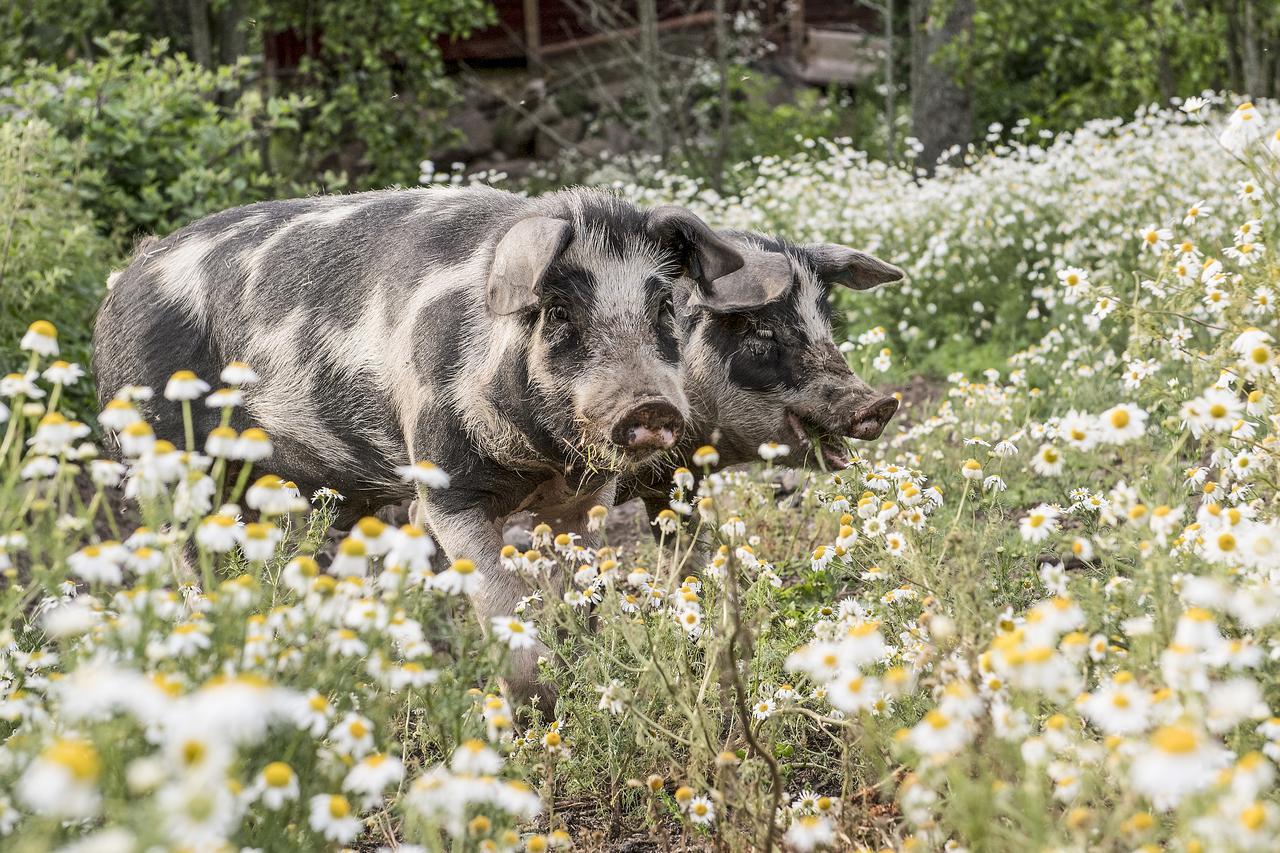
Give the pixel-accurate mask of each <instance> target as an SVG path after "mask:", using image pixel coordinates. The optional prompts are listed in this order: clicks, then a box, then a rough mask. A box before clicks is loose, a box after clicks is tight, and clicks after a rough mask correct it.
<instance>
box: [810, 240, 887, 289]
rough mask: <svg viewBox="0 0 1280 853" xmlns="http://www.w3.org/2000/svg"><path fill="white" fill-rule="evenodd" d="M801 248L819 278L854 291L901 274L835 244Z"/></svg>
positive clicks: (857, 252) (864, 253)
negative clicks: (803, 249)
mask: <svg viewBox="0 0 1280 853" xmlns="http://www.w3.org/2000/svg"><path fill="white" fill-rule="evenodd" d="M804 248H805V252H806V253H807V254H808V255H809V259H810V261H812V262H813V267H814V270H815V271H816V272H817V273H818V277H819V278H821V279H822V280H823V281H826V282H830V283H832V284H843V285H844V286H845V287H850V288H853V289H854V290H870V289H871V288H873V287H876V286H878V285H881V284H888V283H889V282H891V281H899V280H901V279H902V277H903V276H904V275H905V273H903V271H902V270H901V269H899V268H898V267H895V266H894V265H893V264H891V263H888V262H886V261H882V260H880V259H879V258H877V257H875V256H874V255H868V254H867V253H866V252H859V251H858V250H857V249H850V248H849V247H848V246H841V245H839V244H838V243H810V244H809V245H808V246H805V247H804Z"/></svg>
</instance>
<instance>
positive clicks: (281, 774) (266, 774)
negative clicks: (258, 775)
mask: <svg viewBox="0 0 1280 853" xmlns="http://www.w3.org/2000/svg"><path fill="white" fill-rule="evenodd" d="M262 778H263V779H264V780H266V783H267V784H268V785H270V786H271V787H272V788H283V787H284V786H286V785H288V784H289V781H290V780H291V779H293V769H292V768H291V767H290V766H289V765H288V764H285V763H284V762H283V761H273V762H271V763H270V764H268V765H267V766H266V768H265V769H264V770H263V771H262Z"/></svg>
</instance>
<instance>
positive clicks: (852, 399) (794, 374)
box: [618, 231, 903, 520]
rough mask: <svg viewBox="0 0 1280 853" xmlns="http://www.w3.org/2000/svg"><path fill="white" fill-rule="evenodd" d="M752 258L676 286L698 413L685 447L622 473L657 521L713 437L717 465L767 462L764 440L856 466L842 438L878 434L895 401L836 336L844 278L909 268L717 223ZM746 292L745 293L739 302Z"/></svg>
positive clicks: (866, 281)
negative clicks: (834, 315) (860, 369)
mask: <svg viewBox="0 0 1280 853" xmlns="http://www.w3.org/2000/svg"><path fill="white" fill-rule="evenodd" d="M718 233H719V234H720V236H721V237H724V238H725V239H727V240H729V241H730V242H732V243H733V244H734V246H735V247H736V248H737V249H738V250H739V252H740V253H741V254H742V256H743V258H744V259H745V263H744V265H743V267H742V268H741V269H739V270H738V271H736V272H734V273H733V274H732V275H730V276H728V277H726V278H724V279H722V280H720V281H718V282H716V283H715V284H714V285H713V287H714V288H723V289H724V292H723V293H722V294H721V298H720V299H718V300H715V301H711V300H708V299H706V298H705V293H706V288H699V287H698V286H697V285H696V284H695V283H694V282H692V281H687V280H686V281H682V282H679V283H677V291H678V292H682V296H683V297H687V298H682V296H677V299H676V304H677V305H679V306H682V308H681V309H680V310H679V318H678V319H679V321H680V327H681V339H682V340H681V349H682V351H683V354H684V355H683V358H684V362H685V394H686V395H687V396H688V399H689V411H690V414H689V417H688V419H687V422H686V425H685V430H684V433H683V437H682V438H681V440H680V442H679V443H678V444H677V446H676V447H675V448H674V449H673V450H672V451H671V452H668V453H665V454H663V455H662V456H661V457H659V458H657V459H655V460H654V461H653V462H652V463H651V464H650V465H648V466H647V467H646V468H644V469H642V470H638V471H636V472H634V473H631V474H628V475H625V476H624V477H623V478H622V479H621V481H620V482H619V486H618V500H619V502H620V503H621V502H623V501H627V500H630V499H632V498H636V497H639V498H643V500H644V502H645V507H646V509H647V511H648V514H649V516H650V520H653V519H654V518H656V516H657V514H658V512H660V511H661V510H663V509H665V508H666V507H667V506H668V498H669V492H670V489H671V475H672V474H673V473H674V471H675V469H676V468H677V467H678V466H681V465H684V466H688V467H691V468H692V467H694V466H693V465H692V463H691V461H690V459H691V457H692V455H693V451H694V450H695V449H697V448H698V447H700V446H702V445H706V444H711V445H714V446H715V448H716V450H717V451H718V454H719V462H718V465H719V467H725V466H728V465H735V464H739V463H742V462H749V461H752V460H757V459H759V458H760V457H759V448H760V446H761V445H762V444H766V443H769V442H776V443H778V444H785V445H787V446H789V447H790V448H791V449H792V452H791V455H790V456H789V457H787V458H784V459H782V460H781V461H782V462H783V463H785V464H789V465H794V466H802V465H814V464H819V458H820V457H821V464H825V465H826V466H827V467H828V468H831V469H835V470H839V469H841V468H844V467H845V466H846V465H847V464H848V463H849V455H848V449H847V447H846V445H845V441H844V439H845V438H846V437H847V438H856V439H862V440H864V441H870V440H873V439H876V438H879V437H880V434H881V433H882V432H883V431H884V428H885V426H886V425H887V424H888V423H889V420H890V419H891V418H892V417H893V415H894V413H895V412H896V411H897V409H898V401H897V399H896V398H894V397H892V396H889V395H886V394H882V393H880V392H878V391H875V390H874V389H872V388H871V387H870V386H868V385H867V383H866V382H864V381H863V380H862V379H861V378H860V377H859V376H858V375H857V374H856V373H854V372H853V371H852V370H850V369H849V365H848V363H847V362H846V361H845V359H844V356H843V355H841V353H840V350H839V348H838V347H837V345H836V342H835V340H834V339H833V337H832V332H831V302H830V297H831V292H832V289H833V288H834V287H836V286H842V287H848V288H851V289H853V290H868V289H870V288H873V287H876V286H878V285H881V284H886V283H889V282H893V281H898V280H899V279H901V278H902V277H903V272H902V270H901V269H899V268H898V267H896V266H894V265H892V264H889V263H886V262H885V261H882V260H880V259H879V258H876V257H873V256H872V255H868V254H866V253H865V252H859V251H857V250H856V249H851V248H849V247H847V246H841V245H838V244H834V243H812V244H808V245H797V244H793V243H789V242H787V241H785V240H782V239H779V238H776V237H769V236H765V235H762V234H755V233H751V232H743V231H720V232H718ZM735 298H740V301H735Z"/></svg>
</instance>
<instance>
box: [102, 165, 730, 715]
mask: <svg viewBox="0 0 1280 853" xmlns="http://www.w3.org/2000/svg"><path fill="white" fill-rule="evenodd" d="M741 265H742V258H741V256H740V255H739V253H738V251H737V250H736V249H735V248H733V247H732V246H731V245H730V244H729V243H728V242H727V241H725V240H724V239H723V238H721V237H719V236H717V235H716V234H715V232H713V231H712V230H711V229H710V228H708V227H707V226H706V224H705V223H703V222H702V221H701V220H700V219H698V218H697V217H696V216H694V215H693V214H691V213H689V212H688V211H685V210H683V209H681V208H671V207H668V208H658V209H656V210H653V211H648V212H646V211H643V210H640V209H638V208H636V207H634V206H632V205H630V204H628V203H626V202H625V201H623V200H621V199H619V198H617V197H615V196H612V195H609V194H605V193H600V192H596V191H589V190H565V191H561V192H557V193H552V194H548V195H545V196H542V197H539V198H532V199H530V198H524V197H520V196H516V195H513V194H510V193H505V192H501V191H498V190H494V189H490V188H485V187H473V188H441V189H429V190H409V191H385V192H373V193H363V194H356V195H348V196H330V197H315V198H307V199H298V200H292V201H273V202H265V203H260V204H254V205H249V206H247V207H241V208H237V209H234V210H229V211H225V212H223V213H219V214H215V215H213V216H210V217H208V218H206V219H203V220H200V221H198V222H196V223H194V224H192V225H190V226H187V227H186V228H183V229H181V230H180V231H178V232H176V233H174V234H172V235H170V236H168V237H166V238H165V239H163V240H161V241H158V242H156V243H153V244H151V245H149V246H147V247H146V248H145V249H144V250H143V251H142V252H140V254H139V255H138V257H136V258H135V259H134V260H133V262H132V263H131V264H130V266H129V267H128V268H127V269H126V270H125V271H123V273H121V274H120V275H119V276H118V277H117V278H116V279H115V283H114V286H113V288H112V290H111V291H110V293H109V295H108V296H107V298H106V300H105V302H104V303H103V305H102V308H101V310H100V312H99V315H98V319H97V324H96V327H95V332H94V364H95V369H96V371H97V380H98V394H99V397H100V399H101V400H103V401H106V400H109V399H110V398H111V397H112V396H113V395H114V394H116V392H117V391H119V389H120V388H121V387H123V386H124V385H126V384H144V385H149V386H152V387H154V388H160V387H163V386H164V385H165V382H166V380H167V378H168V377H169V376H170V374H171V373H172V372H173V371H175V370H178V369H189V370H193V371H195V372H196V373H197V374H198V375H199V376H201V377H203V378H205V379H207V380H212V379H213V378H214V377H216V376H217V375H218V372H219V371H220V369H221V368H222V367H223V366H224V365H226V364H227V363H228V362H229V361H231V360H233V359H234V360H240V361H244V362H247V363H248V364H249V365H250V366H251V367H253V369H254V370H255V371H256V372H257V373H258V375H259V376H260V377H261V379H260V381H259V382H256V383H254V384H252V385H250V386H248V387H246V388H245V389H244V405H243V407H242V408H241V409H240V410H238V412H237V415H236V420H235V421H234V422H233V424H232V425H233V426H234V427H236V428H238V429H243V428H245V427H247V426H249V425H257V426H260V427H262V428H264V429H265V430H266V431H267V432H268V434H269V435H270V436H271V438H272V441H273V444H274V453H273V456H272V458H271V459H270V460H269V462H268V463H266V467H268V468H269V469H270V470H271V471H273V472H274V473H276V474H278V475H280V476H281V477H284V478H287V479H291V480H293V481H294V482H295V483H297V484H298V486H299V487H300V488H301V489H303V490H304V494H305V493H309V490H311V489H315V488H318V487H320V486H330V487H333V488H335V489H337V490H338V491H340V492H341V493H342V494H343V495H345V496H346V501H345V503H343V504H341V507H342V510H343V513H344V515H345V518H343V519H340V520H339V522H338V524H339V526H341V525H343V524H344V523H345V524H346V525H348V526H349V524H350V523H351V522H352V521H354V520H355V519H356V518H358V517H359V516H361V515H365V514H369V513H372V512H373V511H375V510H377V509H378V508H380V507H382V506H385V505H387V504H390V503H395V502H398V501H403V500H406V499H409V498H412V497H413V496H414V491H415V489H414V487H413V486H411V485H409V484H407V483H406V482H405V480H404V479H403V478H402V477H401V476H399V475H398V473H397V468H398V467H399V466H404V465H406V464H410V463H413V462H416V461H419V460H429V461H431V462H433V463H435V464H436V465H438V466H440V467H441V468H443V469H444V470H445V471H446V472H447V473H448V474H449V475H450V476H451V477H452V486H451V487H450V488H448V489H433V490H430V491H428V492H426V493H425V494H423V495H422V496H421V499H420V500H419V502H418V506H419V508H420V509H419V512H420V520H422V521H423V522H424V523H425V524H427V525H429V527H430V529H431V530H432V531H433V533H434V534H435V535H436V537H437V538H438V540H439V542H440V544H441V546H442V547H443V549H444V551H445V553H446V554H447V555H448V556H449V557H450V558H451V559H458V558H464V557H465V558H468V559H471V560H473V561H474V563H475V564H476V566H477V568H478V569H479V571H480V572H481V573H482V576H483V578H484V584H483V587H482V588H481V590H480V591H479V593H478V594H477V595H476V596H475V597H474V603H475V607H476V609H477V613H478V616H479V618H480V620H481V624H482V625H485V626H486V627H487V626H488V622H489V620H490V618H491V617H493V616H498V615H505V614H509V613H511V612H512V610H513V608H514V606H515V604H516V602H517V601H518V599H519V598H520V597H521V596H522V595H523V594H524V592H525V591H524V589H523V588H522V586H521V584H520V582H519V580H518V579H517V578H516V577H514V576H512V575H511V574H509V573H508V572H506V571H505V570H504V569H502V568H501V567H500V563H499V552H500V550H501V548H502V534H501V527H502V520H503V519H504V517H505V516H507V515H508V514H511V513H513V512H516V511H521V510H532V511H535V512H536V513H537V514H539V515H540V516H544V517H548V518H549V519H551V520H553V521H555V522H556V523H557V524H558V525H559V526H560V527H561V528H562V529H569V530H578V531H581V532H583V533H584V534H585V533H586V513H587V511H588V510H589V509H590V508H591V507H592V506H593V505H595V504H596V503H600V502H605V503H608V502H609V501H610V500H611V499H612V497H613V492H614V489H615V486H616V476H617V474H618V473H619V472H625V471H628V470H633V469H634V468H636V467H637V466H640V465H643V464H644V463H645V462H646V461H648V460H649V459H650V457H651V456H652V455H653V454H655V453H657V452H660V451H663V450H666V449H668V448H670V447H671V446H672V445H673V444H674V443H675V442H676V441H677V440H678V438H679V436H680V435H681V433H682V431H683V427H684V421H685V418H686V415H687V413H688V409H689V405H688V401H687V398H686V396H685V393H684V390H683V376H682V372H683V368H682V365H681V361H680V346H679V340H678V337H677V334H678V333H677V328H676V325H675V322H676V318H675V314H674V312H675V307H674V306H673V282H674V281H675V280H676V279H677V278H681V277H686V276H692V279H693V280H694V281H695V282H696V283H695V284H694V285H693V291H692V292H696V293H702V298H704V299H706V300H709V301H710V302H711V303H713V304H715V303H718V302H719V301H723V300H729V301H735V302H736V301H741V300H742V299H743V297H742V296H740V295H735V294H734V288H733V287H731V286H728V285H722V286H720V287H719V288H717V289H715V290H712V289H711V284H712V282H714V281H715V280H716V279H720V278H723V277H724V276H726V275H727V274H729V273H731V272H733V271H734V270H736V269H738V268H739V267H740V266H741ZM739 283H740V285H741V286H744V287H748V288H750V287H754V286H755V285H754V283H753V282H751V281H747V280H740V282H739ZM143 407H144V415H145V416H146V418H147V419H148V420H149V421H150V422H151V424H152V425H153V427H154V428H155V430H156V432H157V434H158V435H159V436H160V437H163V438H168V439H170V440H172V441H174V442H175V443H179V444H180V443H181V436H182V435H183V425H182V416H181V409H180V407H179V404H177V403H171V402H167V401H165V400H163V399H161V398H159V397H158V396H157V397H156V398H155V399H153V400H151V401H149V402H147V403H145V404H143ZM197 408H198V410H199V411H198V414H197V416H198V418H199V421H198V422H197V424H196V427H197V431H198V433H199V434H201V435H203V434H206V433H207V432H208V431H209V430H210V429H212V428H213V427H214V426H216V425H217V423H216V418H217V417H218V416H217V413H216V412H214V411H212V410H205V409H204V407H197ZM538 651H542V650H534V651H532V652H526V653H524V654H522V655H520V656H519V657H518V658H516V659H515V660H513V661H512V662H511V665H510V667H509V671H508V678H507V682H508V688H509V691H510V692H511V693H512V695H513V698H514V699H515V700H516V701H525V700H527V699H529V698H530V697H531V696H532V695H533V694H534V693H542V688H541V687H540V686H538V685H537V684H536V683H535V677H536V658H537V652H538ZM544 695H545V694H544ZM545 710H546V712H547V713H550V709H549V708H547V709H545Z"/></svg>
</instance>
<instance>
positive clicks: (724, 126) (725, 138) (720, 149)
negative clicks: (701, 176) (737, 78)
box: [712, 0, 732, 191]
mask: <svg viewBox="0 0 1280 853" xmlns="http://www.w3.org/2000/svg"><path fill="white" fill-rule="evenodd" d="M715 15H716V68H717V70H718V71H719V73H720V121H719V124H720V127H719V133H717V138H716V156H715V163H714V164H713V168H712V175H713V176H714V185H715V188H716V190H717V191H719V190H722V189H723V188H724V170H725V167H726V166H727V165H728V163H727V162H726V161H727V160H728V159H729V123H730V121H731V120H732V113H731V111H730V107H731V105H730V103H729V12H728V10H727V9H726V8H725V0H715Z"/></svg>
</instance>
